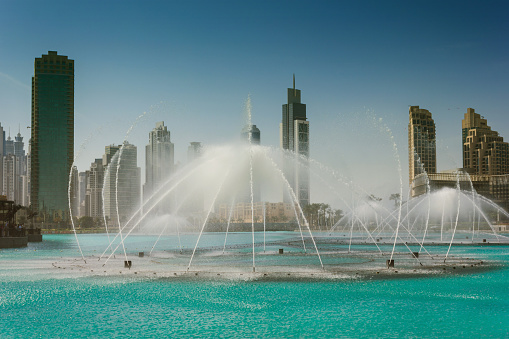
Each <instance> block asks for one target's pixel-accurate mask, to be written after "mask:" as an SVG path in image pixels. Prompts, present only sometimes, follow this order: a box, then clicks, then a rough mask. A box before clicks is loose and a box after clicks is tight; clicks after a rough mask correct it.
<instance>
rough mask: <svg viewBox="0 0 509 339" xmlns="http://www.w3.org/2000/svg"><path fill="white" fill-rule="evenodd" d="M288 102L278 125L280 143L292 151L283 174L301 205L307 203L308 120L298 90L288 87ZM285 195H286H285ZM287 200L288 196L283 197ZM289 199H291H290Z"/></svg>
mask: <svg viewBox="0 0 509 339" xmlns="http://www.w3.org/2000/svg"><path fill="white" fill-rule="evenodd" d="M287 93H288V102H287V103H286V104H284V105H283V119H282V122H281V124H280V125H279V134H280V145H281V148H282V149H284V150H288V151H291V152H292V153H293V159H290V160H289V161H288V163H287V164H285V175H286V177H287V179H288V181H289V183H290V185H291V187H292V189H293V191H294V193H295V196H296V197H297V201H298V202H299V204H300V205H301V206H305V205H308V204H309V194H310V193H309V166H308V162H309V121H307V117H306V104H303V103H301V95H300V90H298V89H296V88H295V75H294V76H293V88H288V92H287ZM285 197H286V195H285ZM285 200H286V201H288V198H285ZM290 200H291V199H290Z"/></svg>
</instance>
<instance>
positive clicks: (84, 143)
mask: <svg viewBox="0 0 509 339" xmlns="http://www.w3.org/2000/svg"><path fill="white" fill-rule="evenodd" d="M99 131H100V129H98V130H97V131H96V132H95V133H92V134H90V135H89V136H88V137H87V138H86V139H85V141H83V142H82V143H81V145H80V148H79V149H78V153H77V154H76V155H75V156H74V159H73V161H72V164H71V170H70V171H69V182H68V185H67V201H68V203H69V217H70V219H71V225H72V231H73V233H74V238H75V239H76V244H78V249H79V251H80V254H81V258H82V259H83V261H84V262H85V264H86V263H87V261H86V260H85V256H84V255H83V251H82V249H81V245H80V242H79V240H78V234H77V233H76V226H75V225H74V220H73V215H72V210H73V208H72V201H71V186H72V179H73V173H74V168H75V167H74V164H75V163H76V159H77V158H78V157H79V155H80V154H81V152H83V150H84V149H85V146H86V144H88V142H89V141H90V140H91V139H92V137H93V136H94V134H96V133H98V132H99ZM76 171H77V170H76Z"/></svg>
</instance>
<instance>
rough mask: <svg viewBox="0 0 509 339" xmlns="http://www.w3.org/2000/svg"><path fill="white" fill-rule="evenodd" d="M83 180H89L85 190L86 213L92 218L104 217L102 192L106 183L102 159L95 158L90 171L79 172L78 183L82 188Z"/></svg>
mask: <svg viewBox="0 0 509 339" xmlns="http://www.w3.org/2000/svg"><path fill="white" fill-rule="evenodd" d="M83 180H86V181H87V184H86V192H85V206H86V212H85V215H86V216H88V217H92V218H102V216H103V198H102V193H103V184H104V166H103V161H102V159H95V161H94V162H93V163H92V164H91V165H90V170H89V171H87V172H85V173H83V174H82V173H80V174H79V179H78V185H80V188H81V185H82V183H81V181H83ZM80 193H81V192H80ZM81 194H82V193H81Z"/></svg>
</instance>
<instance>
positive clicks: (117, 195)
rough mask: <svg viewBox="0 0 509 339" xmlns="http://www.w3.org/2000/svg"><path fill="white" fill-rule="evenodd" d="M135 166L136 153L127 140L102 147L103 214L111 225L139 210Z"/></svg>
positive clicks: (139, 175)
mask: <svg viewBox="0 0 509 339" xmlns="http://www.w3.org/2000/svg"><path fill="white" fill-rule="evenodd" d="M137 164H138V150H137V148H136V146H134V145H132V144H130V143H128V142H127V141H126V142H124V145H119V146H114V145H111V146H106V147H105V154H104V155H103V166H107V167H106V170H105V177H104V215H105V217H106V219H107V221H108V223H109V224H110V225H118V219H119V218H120V222H121V223H123V222H126V221H127V220H129V218H131V216H132V215H133V214H134V213H135V212H136V211H137V210H138V208H139V207H140V201H141V194H140V193H141V192H140V189H141V169H140V168H139V167H137V166H138V165H137ZM117 174H118V176H117Z"/></svg>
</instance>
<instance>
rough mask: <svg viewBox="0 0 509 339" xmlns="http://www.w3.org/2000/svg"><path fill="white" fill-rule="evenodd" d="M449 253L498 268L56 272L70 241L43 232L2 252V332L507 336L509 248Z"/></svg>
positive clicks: (72, 252)
mask: <svg viewBox="0 0 509 339" xmlns="http://www.w3.org/2000/svg"><path fill="white" fill-rule="evenodd" d="M270 236H271V239H274V238H278V237H284V235H279V234H272V235H270ZM79 240H80V244H81V246H82V249H83V251H84V253H85V255H86V256H90V255H94V253H95V254H96V255H97V253H99V252H102V251H104V249H105V244H106V243H107V240H106V241H105V236H104V235H82V236H79ZM231 241H233V242H234V243H235V241H236V240H235V236H233V237H232V239H231ZM183 242H184V245H183V246H184V247H185V246H190V244H191V241H190V240H189V243H186V242H185V240H184V239H183ZM218 243H219V242H218ZM238 243H239V244H241V243H242V241H240V240H238ZM152 245H153V237H133V240H132V242H131V243H128V244H126V246H128V247H129V248H130V249H131V250H132V251H147V252H148V251H149V250H150V247H151V246H152ZM212 245H215V244H212ZM158 246H162V248H161V249H164V246H165V245H164V244H161V245H158ZM172 246H174V245H172ZM452 251H453V254H454V255H457V256H469V257H475V258H477V259H480V260H485V261H487V260H488V261H489V260H494V261H497V262H499V263H501V264H502V265H501V266H500V267H499V268H498V269H495V270H488V271H476V272H474V273H471V274H444V275H432V276H429V277H420V278H399V279H379V280H352V279H349V280H348V279H347V280H317V281H299V280H296V281H292V280H288V281H242V280H196V281H195V280H174V279H167V278H155V277H153V278H148V277H134V276H132V275H130V276H105V275H99V274H98V275H93V274H86V275H85V274H81V273H78V272H76V273H72V274H71V273H69V272H66V274H60V273H58V272H59V271H56V270H54V269H51V267H50V266H48V263H49V262H53V261H59V260H62V259H63V258H70V257H75V258H78V259H79V258H80V257H81V256H80V253H79V252H78V250H77V245H76V240H75V238H74V236H73V235H45V236H44V241H43V242H42V243H35V244H33V243H32V244H30V245H29V246H28V247H27V248H25V249H18V250H14V249H9V250H1V251H0V309H1V310H2V315H1V317H2V320H1V321H0V337H2V338H4V337H5V338H9V337H24V338H29V337H43V338H46V337H51V338H55V337H56V338H66V337H73V338H76V337H118V336H121V337H125V336H130V337H243V338H246V337H247V338H250V337H256V338H259V337H268V338H281V337H307V338H317V337H318V338H331V337H334V338H337V337H345V338H346V337H348V338H350V337H428V338H431V337H464V338H475V337H491V338H507V337H509V320H508V319H509V289H508V286H509V246H507V245H503V246H460V247H453V250H452Z"/></svg>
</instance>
